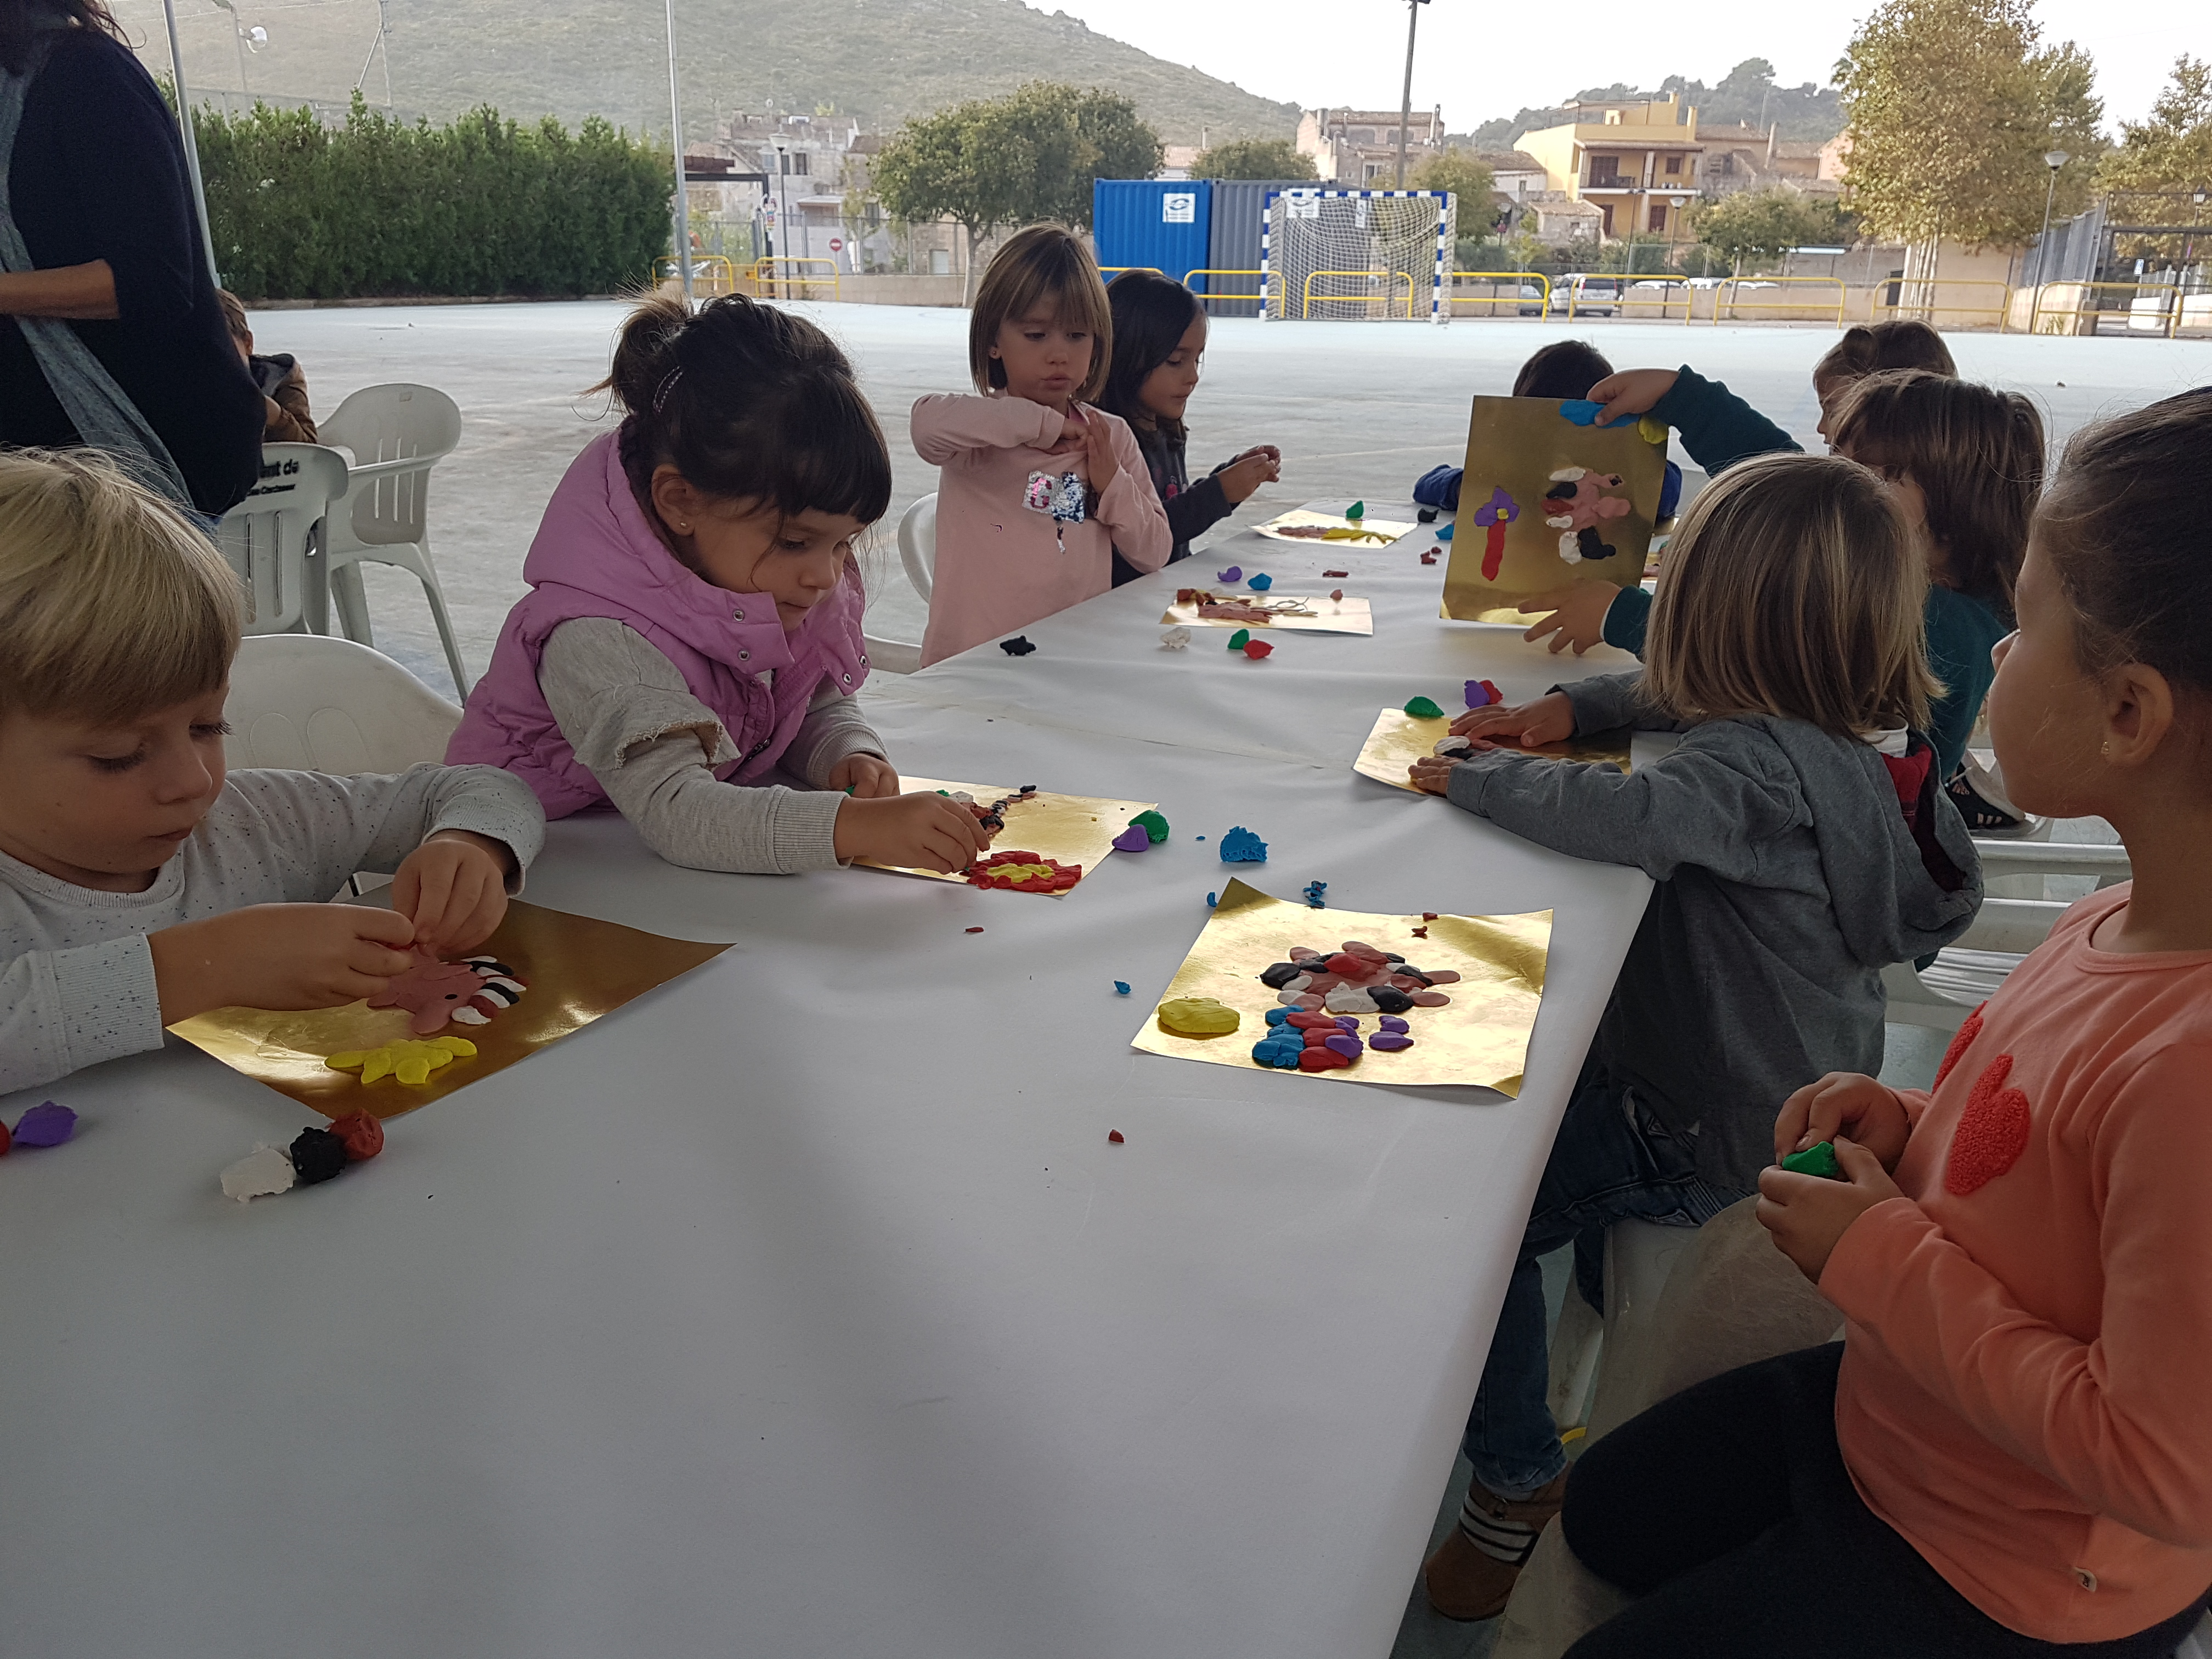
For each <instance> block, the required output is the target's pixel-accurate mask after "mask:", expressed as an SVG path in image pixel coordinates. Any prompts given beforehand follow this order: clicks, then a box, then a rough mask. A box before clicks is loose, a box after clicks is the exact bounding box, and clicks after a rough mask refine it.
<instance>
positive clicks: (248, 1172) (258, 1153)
mask: <svg viewBox="0 0 2212 1659" xmlns="http://www.w3.org/2000/svg"><path fill="white" fill-rule="evenodd" d="M299 1179H300V1172H299V1171H298V1170H295V1169H294V1168H293V1167H292V1160H291V1158H289V1156H288V1155H287V1154H286V1152H285V1151H284V1149H283V1147H282V1146H256V1147H255V1148H254V1149H253V1150H252V1152H248V1153H247V1154H246V1156H245V1157H244V1158H240V1159H239V1160H238V1162H237V1163H235V1164H232V1165H231V1166H230V1167H229V1168H228V1169H227V1170H224V1171H223V1172H222V1195H223V1196H224V1197H225V1198H234V1199H236V1200H238V1201H239V1202H240V1203H241V1204H244V1203H246V1201H247V1200H251V1199H256V1198H274V1197H276V1194H279V1193H289V1192H290V1191H291V1190H292V1188H294V1186H295V1185H296V1184H297V1183H298V1182H299Z"/></svg>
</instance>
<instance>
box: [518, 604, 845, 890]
mask: <svg viewBox="0 0 2212 1659" xmlns="http://www.w3.org/2000/svg"><path fill="white" fill-rule="evenodd" d="M538 689H539V690H541V691H543V692H544V694H545V704H546V707H547V708H549V709H550V710H551V711H552V714H553V718H554V720H556V722H558V723H559V725H560V727H561V735H562V736H563V737H564V738H568V745H569V747H570V748H572V749H574V750H575V751H576V758H577V759H578V760H579V761H580V762H582V763H583V764H584V766H585V767H586V769H588V770H589V771H590V772H591V774H592V776H593V777H594V778H596V779H597V780H599V787H600V788H602V789H604V790H605V791H606V792H607V798H608V799H610V800H611V801H613V802H614V804H615V805H616V807H617V810H619V811H621V813H622V815H623V817H626V818H628V819H629V821H630V823H633V824H635V826H636V828H637V832H638V834H639V835H640V836H641V837H642V838H643V839H644V841H645V844H646V845H647V846H648V847H650V848H653V851H654V852H655V853H657V854H659V855H660V856H661V857H662V858H664V859H665V860H668V862H669V863H671V864H677V865H682V866H684V867H685V868H686V869H691V870H726V871H731V872H738V873H746V874H756V875H788V874H791V873H793V872H797V871H800V870H828V869H834V868H836V864H837V848H836V824H837V809H838V808H839V807H840V806H842V805H844V800H845V798H844V796H843V795H842V794H837V793H825V792H822V791H819V790H811V789H787V788H785V787H781V785H771V786H769V787H761V788H755V787H748V786H745V785H741V784H733V783H724V782H723V781H721V780H720V779H719V778H717V777H716V776H715V775H714V768H715V767H717V766H720V765H723V764H726V763H728V762H730V761H732V760H734V759H736V758H737V751H736V750H734V749H732V747H731V744H730V739H729V735H728V733H727V732H724V731H723V729H722V725H721V722H720V720H717V719H716V718H715V716H714V711H713V710H712V709H710V708H708V707H707V705H706V704H704V703H702V702H700V701H699V700H698V699H697V698H696V697H695V696H692V695H691V689H690V686H688V685H686V684H684V676H683V673H682V671H680V670H678V668H677V666H676V665H675V664H674V663H672V662H671V661H669V660H668V659H667V658H666V657H665V656H664V655H662V654H661V653H659V651H657V650H655V649H654V648H653V644H652V641H649V640H647V638H646V637H645V636H644V635H641V634H640V633H638V632H637V630H636V629H632V628H629V627H626V626H624V625H623V623H618V622H616V621H614V620H612V619H611V618H609V617H581V618H579V619H578V620H576V621H574V622H567V623H562V624H561V626H560V627H558V628H556V629H554V630H553V633H552V634H551V635H550V637H549V638H548V639H547V640H546V641H545V649H544V652H543V653H540V655H539V658H538ZM809 718H810V720H811V718H812V716H810V717H809ZM864 729H865V728H864ZM800 730H801V732H804V731H805V727H804V726H802V727H801V728H800ZM871 736H872V734H871ZM848 752H849V751H848ZM835 764H836V761H835V760H832V761H830V762H829V763H827V765H825V766H824V768H823V769H824V771H826V770H827V769H828V766H829V765H835Z"/></svg>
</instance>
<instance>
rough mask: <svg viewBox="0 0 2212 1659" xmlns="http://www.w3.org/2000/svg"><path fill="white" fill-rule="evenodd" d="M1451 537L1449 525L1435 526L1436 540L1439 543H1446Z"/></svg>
mask: <svg viewBox="0 0 2212 1659" xmlns="http://www.w3.org/2000/svg"><path fill="white" fill-rule="evenodd" d="M1451 536H1452V527H1451V526H1449V525H1448V524H1440V525H1438V526H1437V540H1438V541H1440V542H1448V541H1449V540H1450V539H1451Z"/></svg>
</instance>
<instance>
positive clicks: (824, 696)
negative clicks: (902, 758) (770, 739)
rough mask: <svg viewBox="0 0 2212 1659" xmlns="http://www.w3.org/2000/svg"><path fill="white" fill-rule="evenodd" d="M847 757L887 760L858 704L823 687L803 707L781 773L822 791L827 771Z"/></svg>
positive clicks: (879, 741)
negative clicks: (865, 756) (804, 781)
mask: <svg viewBox="0 0 2212 1659" xmlns="http://www.w3.org/2000/svg"><path fill="white" fill-rule="evenodd" d="M848 755H873V756H875V757H877V758H878V759H880V760H888V759H889V758H890V757H889V756H888V755H886V754H885V753H884V740H883V739H882V738H879V737H878V736H877V735H876V732H875V728H874V727H873V726H870V725H869V724H868V722H867V720H866V717H865V716H864V715H862V714H861V713H860V699H859V698H858V697H849V696H846V695H845V694H844V693H843V692H842V691H839V690H836V689H835V688H833V687H832V686H830V685H829V684H827V683H825V684H823V688H822V690H820V691H818V692H817V693H816V694H815V697H814V701H813V702H811V703H810V704H808V705H807V708H806V718H805V720H801V721H800V722H799V730H798V732H796V733H795V734H794V735H793V738H792V739H791V747H790V748H788V749H787V750H784V751H783V769H784V770H785V771H787V772H788V773H790V774H791V775H792V776H793V777H795V778H804V779H805V780H806V781H807V782H809V783H811V784H812V785H813V786H814V787H816V788H817V789H826V788H828V787H829V772H830V769H831V768H833V767H835V766H836V764H837V763H838V762H839V761H841V760H843V759H844V758H845V757H847V756H848Z"/></svg>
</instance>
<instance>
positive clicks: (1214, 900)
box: [1206, 893, 1221, 910]
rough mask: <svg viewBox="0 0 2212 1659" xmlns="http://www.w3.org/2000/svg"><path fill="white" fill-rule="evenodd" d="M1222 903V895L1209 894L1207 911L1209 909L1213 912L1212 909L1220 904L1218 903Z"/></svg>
mask: <svg viewBox="0 0 2212 1659" xmlns="http://www.w3.org/2000/svg"><path fill="white" fill-rule="evenodd" d="M1220 902H1221V895H1220V894H1218V893H1208V894H1207V895H1206V908H1207V909H1209V910H1211V909H1212V908H1213V907H1214V906H1215V905H1217V904H1218V903H1220Z"/></svg>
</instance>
